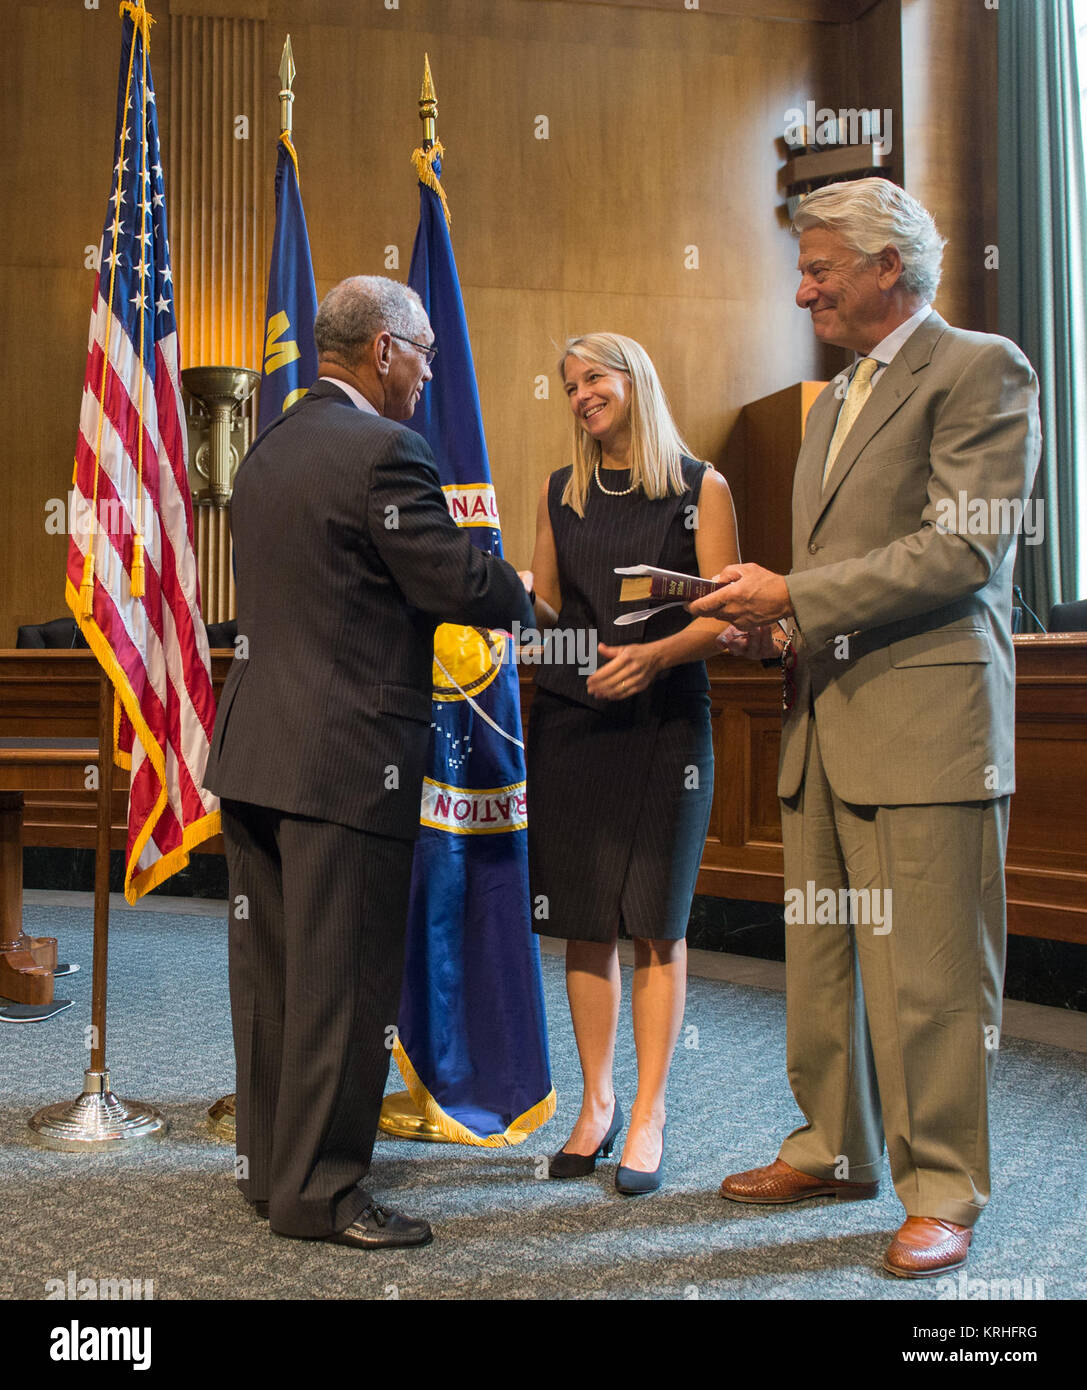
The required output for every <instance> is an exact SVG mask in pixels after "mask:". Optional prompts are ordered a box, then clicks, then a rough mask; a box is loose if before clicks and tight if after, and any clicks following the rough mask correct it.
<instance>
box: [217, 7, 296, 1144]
mask: <svg viewBox="0 0 1087 1390" xmlns="http://www.w3.org/2000/svg"><path fill="white" fill-rule="evenodd" d="M297 73H298V69H297V68H296V67H295V65H294V50H293V49H292V48H291V36H290V34H288V35H287V37H286V39H284V41H283V52H282V54H281V55H280V59H279V84H280V85H279V138H280V140H281V141H283V140H285V141H286V142H287V146H288V148H292V147H291V129H292V125H293V108H294V92H293V91H292V90H291V89H292V87H293V86H294V79H295V76H296V75H297ZM237 1101H238V1096H237V1092H236V1091H232V1092H231V1093H230V1095H228V1096H220V1097H219V1099H218V1100H217V1101H215V1102H214V1104H212V1105H209V1106H208V1129H210V1130H211V1132H212V1134H213V1135H214V1136H215V1138H216V1139H220V1140H222V1141H223V1142H224V1143H227V1144H233V1143H234V1142H235V1140H236V1138H237V1133H238V1119H237Z"/></svg>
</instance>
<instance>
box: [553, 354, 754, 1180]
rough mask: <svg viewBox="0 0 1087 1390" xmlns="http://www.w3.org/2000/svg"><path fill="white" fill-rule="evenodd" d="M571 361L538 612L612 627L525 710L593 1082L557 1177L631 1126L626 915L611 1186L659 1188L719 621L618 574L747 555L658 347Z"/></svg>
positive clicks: (556, 902) (588, 1167)
mask: <svg viewBox="0 0 1087 1390" xmlns="http://www.w3.org/2000/svg"><path fill="white" fill-rule="evenodd" d="M559 372H560V375H561V377H562V381H563V386H564V389H565V391H566V395H567V398H568V399H569V402H570V409H571V411H572V413H573V430H574V447H573V461H572V464H571V465H570V466H569V467H567V468H563V469H560V470H559V471H558V472H557V473H553V474H552V475H551V477H550V478H549V479H548V480H547V482H546V483H545V484H544V487H543V490H542V492H541V495H540V503H539V510H538V514H537V528H536V548H535V553H534V556H533V564H532V576H533V583H534V588H535V596H536V617H537V622H538V623H539V624H540V626H541V627H543V628H547V627H552V628H557V629H558V630H559V632H560V633H569V632H573V631H577V632H580V633H582V634H584V632H585V631H586V630H587V631H588V632H589V633H590V634H592V636H593V646H594V647H595V646H596V639H597V638H598V639H599V646H598V651H599V656H598V658H597V659H598V660H599V662H600V664H599V666H598V668H597V669H596V670H595V671H594V672H593V673H592V674H589V675H588V676H586V674H585V673H584V670H582V671H579V670H578V669H577V667H576V666H574V665H573V664H570V663H567V664H550V663H549V662H548V661H547V658H546V655H545V660H544V662H543V664H541V665H539V666H538V668H537V671H536V691H535V694H534V697H533V704H532V711H531V715H530V719H529V732H528V812H529V817H528V818H529V862H530V872H531V876H532V893H533V898H534V901H535V902H537V903H540V902H541V901H542V902H543V903H544V904H545V910H546V911H547V917H546V919H543V920H538V921H537V923H536V926H537V930H539V931H540V932H542V933H546V934H548V935H554V936H559V937H564V938H565V939H566V941H567V947H566V986H567V995H568V998H569V1001H570V1013H571V1017H572V1020H573V1026H574V1034H575V1037H576V1040H577V1047H578V1054H579V1057H580V1060H581V1069H582V1076H583V1091H582V1101H581V1109H580V1112H579V1114H578V1117H577V1121H576V1123H575V1124H574V1127H573V1130H572V1131H571V1133H570V1136H569V1138H568V1139H567V1141H566V1143H565V1145H564V1146H563V1148H562V1149H561V1150H560V1151H559V1152H558V1153H556V1154H555V1155H554V1156H553V1157H552V1159H551V1168H550V1175H551V1176H552V1177H553V1178H559V1177H578V1176H582V1175H584V1174H587V1173H590V1172H592V1171H593V1168H594V1166H595V1161H596V1158H597V1156H598V1155H600V1154H604V1155H605V1156H608V1155H610V1154H611V1152H612V1148H613V1145H614V1144H615V1142H616V1140H617V1138H618V1135H619V1133H620V1132H621V1130H622V1127H623V1124H624V1120H625V1116H624V1113H623V1106H622V1104H621V1102H620V1101H619V1100H618V1099H617V1097H616V1095H615V1090H614V1086H613V1080H612V1069H613V1061H614V1056H615V1038H616V1028H617V1024H618V1015H619V999H620V975H619V959H618V951H617V938H618V933H619V927H620V922H622V924H623V926H624V928H625V930H626V932H627V934H628V935H630V936H631V937H633V939H634V985H633V993H632V1001H633V1021H634V1044H635V1050H636V1053H637V1059H638V1090H637V1095H636V1096H635V1097H634V1100H633V1105H632V1107H631V1110H630V1123H629V1126H628V1128H627V1133H626V1139H625V1142H624V1144H623V1149H622V1160H621V1164H620V1167H619V1169H618V1171H617V1174H616V1187H617V1188H618V1190H619V1191H620V1192H623V1193H624V1194H629V1195H633V1194H635V1193H640V1192H651V1191H653V1190H654V1189H655V1188H657V1187H659V1186H660V1183H661V1181H662V1173H663V1170H664V1127H665V1119H666V1110H665V1091H666V1087H667V1082H668V1069H669V1066H670V1063H671V1059H672V1053H673V1051H674V1049H675V1044H676V1039H677V1037H678V1034H679V1028H680V1024H681V1022H682V1019H683V1006H684V1000H685V996H686V967H687V953H686V942H685V939H684V938H685V933H686V929H687V919H688V916H689V913H690V906H691V898H692V896H693V894H694V886H695V879H696V877H697V873H698V865H699V862H700V859H701V855H702V848H703V845H704V843H705V838H706V830H707V827H708V823H709V814H710V803H711V801H712V797H713V750H712V744H711V740H710V718H709V694H708V689H709V684H708V681H707V678H706V669H705V665H704V658H705V657H706V656H709V655H711V654H713V653H714V652H716V651H719V650H720V648H719V647H718V645H717V642H716V638H717V636H718V634H719V633H720V632H721V631H722V630H723V627H724V624H722V623H717V622H713V621H712V620H707V619H694V620H692V619H691V618H690V616H689V615H688V614H687V613H686V612H685V611H684V610H683V609H682V608H672V609H669V610H667V611H666V612H663V613H661V614H659V615H655V616H654V617H652V618H651V619H649V621H648V622H647V623H645V624H642V625H635V626H624V627H616V626H615V618H616V617H617V616H618V615H619V614H620V612H621V611H623V610H624V609H626V610H630V609H631V608H637V607H644V606H646V605H645V604H644V603H637V604H633V605H632V604H629V603H627V604H621V603H620V600H619V586H620V578H619V576H618V575H616V574H615V573H614V571H615V567H616V566H629V565H635V564H653V565H657V566H659V567H661V568H664V569H672V570H679V571H682V572H684V573H687V574H701V575H705V576H709V575H714V574H717V573H718V572H719V571H720V570H721V569H723V568H724V567H725V566H726V565H729V564H733V563H735V562H736V561H737V560H738V559H739V549H738V546H737V541H736V521H735V514H734V511H733V507H732V498H731V495H730V493H729V489H728V485H727V484H726V482H725V480H724V479H723V478H722V477H721V476H720V475H719V474H718V473H715V472H714V471H713V469H712V468H710V467H709V465H707V464H702V463H698V462H696V461H695V460H694V459H693V458H691V457H690V451H689V450H688V449H687V447H686V445H685V444H684V442H683V440H682V438H681V437H680V435H679V431H678V430H677V428H676V426H675V424H674V422H673V420H672V417H671V413H670V411H669V409H668V404H667V401H666V400H665V397H664V393H663V391H662V389H661V385H660V382H659V380H658V378H657V374H656V371H655V370H654V367H653V364H652V362H651V361H650V359H649V357H648V355H647V354H646V352H645V350H644V348H642V347H641V346H640V345H639V344H638V343H636V342H634V341H632V340H631V339H629V338H624V337H621V336H620V335H618V334H615V333H593V334H589V335H586V336H584V337H579V338H572V339H570V341H569V342H568V343H567V344H566V348H565V350H564V352H563V355H562V358H561V360H560V363H559ZM552 635H553V637H554V636H557V634H552ZM567 643H568V644H569V645H568V648H567V649H568V650H569V649H571V648H572V646H573V643H572V642H571V641H570V639H567ZM553 645H554V644H553ZM546 650H547V649H546V648H545V653H546ZM584 650H585V647H584V636H583V639H582V651H584Z"/></svg>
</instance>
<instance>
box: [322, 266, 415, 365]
mask: <svg viewBox="0 0 1087 1390" xmlns="http://www.w3.org/2000/svg"><path fill="white" fill-rule="evenodd" d="M426 317H427V316H426V310H425V309H424V308H423V301H422V300H421V299H420V298H419V296H418V295H417V294H416V293H415V291H414V290H413V289H411V288H410V287H409V286H408V285H402V284H400V282H399V281H398V280H388V279H386V278H385V276H384V275H352V276H351V277H350V279H348V280H341V281H340V283H339V284H338V285H336V286H335V287H334V288H333V289H331V290H329V292H328V294H326V295H325V297H324V299H322V300H321V307H320V308H319V309H318V310H317V318H316V319H315V320H314V324H313V336H314V337H315V338H316V340H317V355H318V356H319V357H321V358H324V359H325V360H329V361H335V362H342V363H344V364H345V365H346V366H353V365H354V364H355V363H356V362H358V360H359V358H360V357H361V356H362V353H363V351H364V350H365V349H366V348H367V347H368V346H369V345H370V343H372V342H373V341H374V339H375V338H376V337H377V335H378V334H379V333H383V332H384V331H385V330H386V329H388V331H389V332H390V333H399V334H401V335H402V336H403V337H405V338H416V337H418V335H419V334H420V333H421V332H422V331H423V324H424V323H425V322H426Z"/></svg>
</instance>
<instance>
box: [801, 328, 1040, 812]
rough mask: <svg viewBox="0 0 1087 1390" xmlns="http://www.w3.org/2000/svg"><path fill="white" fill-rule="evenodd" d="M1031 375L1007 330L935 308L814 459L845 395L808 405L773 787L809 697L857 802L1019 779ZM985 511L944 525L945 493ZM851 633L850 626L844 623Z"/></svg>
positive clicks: (998, 785) (981, 790)
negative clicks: (787, 680)
mask: <svg viewBox="0 0 1087 1390" xmlns="http://www.w3.org/2000/svg"><path fill="white" fill-rule="evenodd" d="M1037 400H1038V383H1037V379H1036V377H1035V375H1034V372H1033V371H1032V370H1031V367H1030V364H1029V362H1027V360H1026V358H1025V357H1024V356H1023V354H1022V353H1021V352H1020V351H1019V349H1018V348H1017V347H1016V346H1015V345H1014V344H1013V343H1010V342H1008V341H1007V340H1006V339H1004V338H998V337H995V336H992V335H989V334H983V333H967V332H964V331H962V330H960V329H956V328H950V327H949V326H948V325H947V324H946V323H945V322H944V320H943V319H941V318H940V316H939V315H938V314H936V313H933V314H930V315H929V317H928V318H927V319H926V320H925V321H924V322H923V323H922V324H921V325H920V326H919V327H918V328H917V329H916V330H915V331H914V332H913V333H912V334H911V335H910V337H909V338H908V339H907V341H906V342H905V344H904V345H903V347H902V348H901V350H900V351H899V352H898V353H897V354H896V356H895V357H894V358H893V359H892V361H891V363H890V365H889V366H888V367H887V369H886V371H885V372H884V373H883V375H882V377H881V378H880V380H879V382H878V383H877V385H876V387H875V388H874V389H873V391H872V394H871V396H870V397H869V398H868V400H867V402H866V403H865V405H864V408H863V410H862V411H861V413H860V415H859V416H858V417H857V420H856V422H855V423H854V425H853V428H852V429H851V430H850V432H849V434H848V436H847V437H846V440H845V444H844V446H843V447H842V450H841V452H840V453H839V455H838V457H837V459H836V460H835V463H834V467H833V469H832V470H831V473H830V477H829V478H828V480H827V485H826V487H825V488H824V487H823V484H822V477H823V465H824V462H825V459H826V455H827V449H828V446H829V443H830V438H831V435H832V434H833V431H834V425H835V422H836V419H837V414H838V408H839V405H840V404H841V402H840V400H839V399H838V397H837V396H836V394H835V391H834V385H833V383H831V385H830V386H828V387H827V389H826V390H825V391H823V393H822V394H821V395H820V396H819V398H818V399H817V400H816V402H815V404H814V405H813V406H812V408H811V412H810V414H809V417H808V422H807V428H806V431H805V435H804V442H803V445H802V446H801V450H800V455H799V457H798V459H797V465H796V474H795V478H794V486H793V568H792V571H791V573H790V575H789V577H788V580H787V583H788V587H789V595H790V598H791V601H792V605H793V609H794V612H795V615H796V626H797V628H798V629H799V632H800V643H799V648H798V663H797V671H796V676H797V691H796V698H795V701H794V703H793V706H792V709H791V711H790V712H789V713H788V714H787V715H786V717H785V721H784V726H783V730H782V748H781V764H780V770H779V779H778V792H779V794H780V795H781V796H783V797H788V796H792V795H794V794H795V793H796V792H797V790H798V789H799V787H800V783H801V780H802V778H803V770H804V750H805V745H806V741H807V724H808V718H809V709H810V700H811V698H812V697H814V707H815V713H816V719H817V722H818V726H819V744H820V749H821V752H822V756H823V762H824V765H825V767H826V772H827V776H828V777H829V779H830V783H831V786H832V787H833V788H834V790H835V792H837V794H838V795H839V796H840V797H842V798H843V799H844V800H846V801H851V802H855V803H859V804H862V805H919V804H923V803H934V802H953V801H983V800H988V799H991V798H993V797H998V796H1004V795H1007V794H1008V793H1009V792H1012V791H1014V789H1015V780H1014V779H1015V763H1014V711H1015V654H1014V650H1013V648H1012V642H1011V635H1010V634H1011V585H1012V568H1013V566H1014V563H1015V549H1016V547H1015V535H1014V533H1013V532H1012V531H1011V530H1010V529H1007V528H1006V527H1004V526H1003V525H1002V522H1003V520H1004V519H1005V518H1006V516H1007V515H1009V514H1014V513H1013V508H1012V506H1011V504H1018V505H1020V506H1021V505H1022V504H1023V503H1024V502H1025V501H1026V499H1027V498H1028V497H1029V496H1030V491H1031V487H1032V485H1033V481H1034V474H1035V470H1036V468H1037V465H1038V455H1039V450H1040V431H1039V423H1038V406H1037ZM975 498H981V499H985V500H986V501H987V502H991V501H994V500H995V501H997V502H999V503H1000V504H1001V508H1002V509H1003V515H1001V514H1000V508H997V509H990V511H991V513H992V514H993V516H994V521H995V522H996V523H997V524H995V525H987V526H986V527H985V528H984V529H975V528H974V527H973V526H967V527H960V528H959V530H958V532H956V531H954V530H952V529H949V527H948V526H947V524H946V523H947V519H948V517H949V515H950V511H949V508H950V506H951V505H952V504H953V506H954V509H955V514H956V516H960V515H962V511H961V507H962V505H963V504H965V505H966V506H967V507H968V506H969V503H970V501H971V500H972V499H975ZM843 637H847V638H848V640H847V641H846V642H844V643H843V642H842V641H841V640H839V639H841V638H843Z"/></svg>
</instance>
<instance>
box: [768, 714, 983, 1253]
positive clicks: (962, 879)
mask: <svg viewBox="0 0 1087 1390" xmlns="http://www.w3.org/2000/svg"><path fill="white" fill-rule="evenodd" d="M1009 799H1010V798H1008V797H1006V796H1005V797H1000V798H998V799H995V800H992V801H975V802H964V803H959V804H952V805H931V806H927V805H921V806H858V805H850V804H847V803H846V802H844V801H842V800H841V799H840V798H838V797H837V796H836V795H835V794H834V792H833V790H832V788H831V786H830V784H829V783H828V781H827V778H826V774H825V772H824V770H823V764H822V759H821V757H820V752H819V739H818V733H817V731H816V724H815V720H814V718H813V719H812V720H811V721H810V723H809V737H808V746H807V750H806V755H805V770H804V780H803V783H802V784H801V787H800V790H799V792H798V793H797V795H796V796H794V797H790V798H789V799H787V800H783V801H782V833H783V840H784V846H785V886H786V960H787V967H786V982H787V1001H788V1026H787V1033H788V1064H789V1080H790V1083H791V1085H792V1088H793V1094H794V1096H795V1097H796V1102H797V1104H798V1105H799V1107H800V1109H801V1111H802V1112H803V1114H804V1115H805V1117H806V1119H807V1123H806V1124H804V1125H802V1126H801V1127H800V1128H798V1129H797V1130H795V1131H794V1132H793V1133H792V1134H790V1135H789V1137H788V1138H787V1139H786V1140H785V1143H784V1144H783V1146H782V1149H781V1157H782V1158H783V1159H784V1160H785V1161H786V1162H787V1163H790V1164H792V1166H793V1167H794V1168H797V1169H799V1170H800V1171H801V1172H804V1173H810V1174H812V1175H813V1176H816V1177H823V1178H831V1177H839V1178H848V1179H850V1180H852V1181H854V1182H868V1181H875V1180H876V1179H877V1178H878V1177H879V1172H880V1168H881V1159H882V1151H883V1141H884V1137H885V1138H886V1144H887V1151H888V1155H889V1158H890V1164H891V1175H892V1177H893V1179H894V1185H895V1189H896V1191H897V1192H898V1196H899V1198H900V1200H901V1201H902V1204H903V1206H904V1207H905V1209H906V1213H907V1215H909V1216H929V1217H938V1218H941V1219H943V1220H947V1221H955V1222H958V1223H959V1224H961V1225H964V1226H972V1225H973V1224H974V1222H975V1221H976V1219H977V1217H978V1215H979V1213H980V1211H981V1209H982V1207H984V1205H985V1203H986V1202H987V1201H988V1199H989V1116H988V1092H989V1084H990V1081H991V1074H992V1068H993V1064H994V1061H995V1058H996V1052H997V1048H998V1046H999V1029H1000V1017H1001V997H1002V992H1003V979H1004V946H1005V930H1006V917H1005V893H1004V851H1005V848H1006V845H1007V833H1008V803H1009ZM826 889H829V890H831V892H830V893H826V892H824V893H822V894H821V895H820V890H826ZM842 889H859V890H865V891H864V892H863V893H861V894H859V895H857V896H856V898H855V899H854V900H853V901H852V902H849V901H848V900H846V899H845V897H844V895H843V894H842V893H841V891H840V890H842ZM790 890H791V891H790ZM887 890H889V899H888V893H887ZM876 894H879V897H878V898H877V897H876ZM832 898H833V899H834V905H833V907H832V906H831V899H832ZM790 900H791V902H792V904H793V906H792V910H791V911H790ZM813 907H814V911H813ZM884 908H888V909H889V910H888V911H886V912H884V910H883V909H884ZM839 909H842V910H839ZM865 910H868V911H869V917H870V921H869V923H868V924H867V925H866V924H865V923H864V921H863V914H864V911H865ZM798 916H799V918H800V920H793V921H792V922H790V917H792V918H793V919H796V918H797V917H798ZM843 916H845V917H846V918H847V919H850V918H851V919H852V920H840V918H841V917H843ZM876 918H882V920H881V921H876V920H875V919H876ZM888 924H889V925H890V930H889V931H888V930H886V927H887V925H888Z"/></svg>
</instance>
